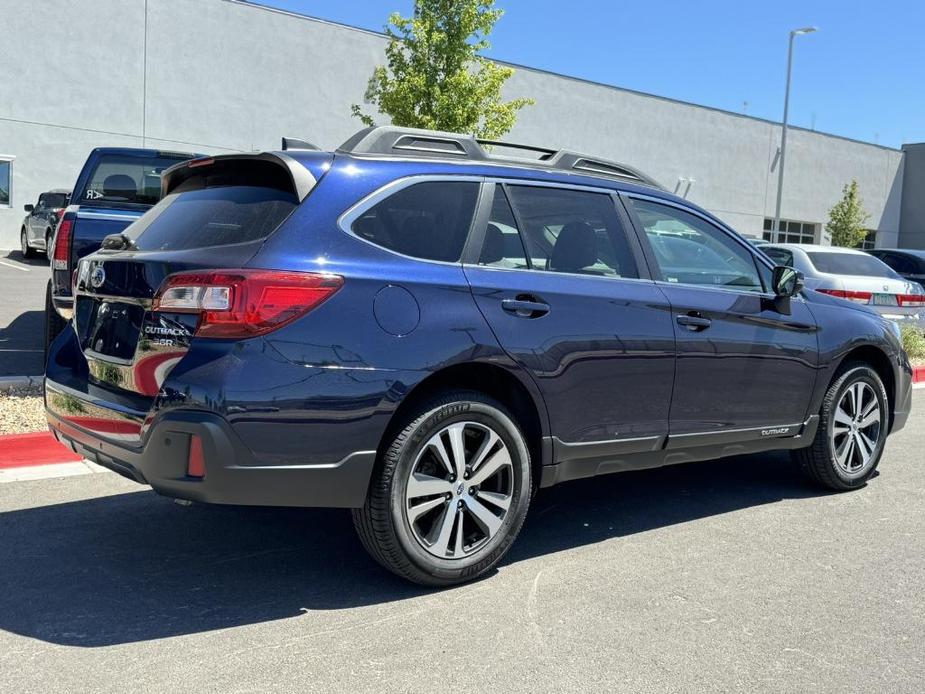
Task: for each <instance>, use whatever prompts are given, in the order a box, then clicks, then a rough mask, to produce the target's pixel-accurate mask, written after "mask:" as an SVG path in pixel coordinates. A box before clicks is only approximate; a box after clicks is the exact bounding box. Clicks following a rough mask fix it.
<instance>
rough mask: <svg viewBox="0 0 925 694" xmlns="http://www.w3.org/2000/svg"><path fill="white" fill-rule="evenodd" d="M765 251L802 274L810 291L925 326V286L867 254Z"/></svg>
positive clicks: (789, 247)
mask: <svg viewBox="0 0 925 694" xmlns="http://www.w3.org/2000/svg"><path fill="white" fill-rule="evenodd" d="M761 251H762V252H763V253H765V254H766V255H768V256H769V257H770V258H771V260H773V261H774V262H775V263H777V264H778V265H788V266H790V267H793V268H796V269H797V270H799V271H800V272H802V273H803V275H804V276H805V277H806V288H807V289H814V290H816V291H817V292H822V293H824V294H830V295H832V296H837V297H840V298H842V299H847V300H848V301H854V302H856V303H859V304H866V305H867V306H869V307H870V308H871V309H873V310H874V311H876V312H877V313H879V314H880V315H882V316H883V317H884V318H889V319H890V320H895V321H899V322H906V321H914V322H916V323H918V324H920V325H925V289H923V288H922V285H920V284H919V283H918V282H912V281H910V280H907V279H903V278H902V277H900V276H899V275H898V274H897V273H896V272H895V271H894V270H893V269H892V268H890V267H889V266H888V265H887V264H886V263H884V262H883V261H881V260H879V259H878V258H875V257H874V256H872V255H870V254H868V253H865V252H864V251H859V250H856V249H854V248H840V247H838V246H818V245H812V244H796V243H772V244H768V245H766V246H761Z"/></svg>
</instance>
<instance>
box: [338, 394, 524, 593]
mask: <svg viewBox="0 0 925 694" xmlns="http://www.w3.org/2000/svg"><path fill="white" fill-rule="evenodd" d="M405 421H406V422H407V423H406V424H404V425H403V426H402V427H401V429H399V430H397V431H395V432H394V433H393V435H392V436H391V441H389V442H388V443H387V444H386V446H385V448H384V449H383V450H382V452H381V454H380V458H379V460H378V461H377V465H376V469H375V471H374V473H373V479H372V481H371V483H370V489H369V494H368V496H367V500H366V505H365V506H364V507H363V508H361V509H355V510H354V511H353V524H354V527H355V528H356V531H357V534H358V535H359V537H360V541H361V542H362V543H363V547H364V548H365V549H366V551H367V552H369V554H370V555H371V556H372V557H373V558H374V559H375V560H376V561H378V562H379V563H380V564H381V565H382V566H384V567H385V568H387V569H388V570H389V571H392V572H393V573H396V574H398V575H399V576H402V577H403V578H406V579H408V580H410V581H413V582H415V583H419V584H422V585H426V586H436V587H443V586H450V585H455V584H459V583H463V582H466V581H471V580H473V579H475V578H477V577H479V576H481V575H483V574H485V573H486V572H488V571H490V570H491V569H492V568H493V567H494V566H496V565H497V564H498V562H499V561H501V558H502V557H503V556H504V555H505V554H506V553H507V551H508V549H509V548H510V546H511V544H512V543H513V542H514V540H515V538H516V537H517V534H518V533H519V532H520V529H521V527H522V526H523V522H524V518H525V517H526V515H527V508H528V506H529V504H530V496H531V478H530V453H529V450H528V447H527V443H526V439H525V438H524V435H523V433H522V432H521V430H520V428H519V427H518V425H517V422H516V419H515V418H514V416H513V415H512V414H511V413H510V412H509V411H508V410H507V409H506V408H505V407H504V406H503V405H502V404H501V403H499V402H497V401H495V400H493V399H492V398H489V397H488V396H486V395H484V394H482V393H479V392H475V391H462V390H460V391H452V392H447V393H444V394H441V395H440V396H438V397H436V398H434V399H431V400H429V401H428V402H424V403H422V404H421V406H420V407H418V408H416V409H415V411H414V412H412V413H411V414H410V416H409V417H407V419H406V420H405ZM454 424H457V425H462V424H464V425H465V427H467V428H464V429H462V431H463V435H467V434H466V432H470V433H471V432H472V431H473V430H474V431H484V432H488V431H489V430H490V431H491V432H493V433H494V434H495V435H497V437H498V440H499V441H500V442H501V444H503V446H505V447H506V451H507V453H508V454H509V456H510V461H511V465H510V466H506V467H505V468H504V472H503V473H498V474H499V476H500V475H502V474H503V475H504V476H505V481H504V483H505V488H506V489H507V490H508V491H507V492H505V493H506V494H508V495H509V496H508V500H509V504H510V505H509V506H508V508H507V510H506V512H503V514H502V515H501V516H498V514H497V513H495V515H496V517H499V518H500V519H501V520H500V525H499V526H498V527H497V530H495V531H494V534H493V535H490V533H489V531H488V530H484V534H485V535H486V537H485V538H484V539H483V540H481V542H482V543H483V544H479V541H472V544H471V545H469V547H470V549H465V550H464V551H463V552H462V554H461V556H460V557H459V558H456V557H455V554H456V551H453V550H450V551H452V553H453V555H454V556H453V557H450V556H448V554H447V553H444V554H443V557H445V558H441V557H440V556H436V555H435V554H434V553H433V552H434V551H435V550H434V549H433V547H436V546H437V542H434V544H433V545H432V549H427V547H426V545H425V543H424V542H422V540H421V539H419V537H417V536H416V533H417V534H418V535H420V530H419V529H415V528H417V526H415V528H413V527H412V522H411V521H410V520H409V516H408V509H409V505H410V503H411V502H410V497H409V498H408V499H406V491H407V490H408V484H409V480H410V478H411V475H412V473H413V472H415V470H419V469H420V466H421V465H422V464H426V462H427V460H426V456H427V455H430V454H431V453H430V451H432V450H433V449H432V448H431V449H429V450H428V451H427V452H425V448H426V447H427V446H428V442H429V441H431V440H432V438H433V437H434V436H435V435H436V434H438V433H441V432H445V431H448V430H447V427H449V426H450V425H454ZM469 427H471V429H470V428H469ZM487 435H488V434H487V433H486V436H487ZM486 441H488V439H487V438H484V439H482V443H483V444H484V442H486ZM501 444H498V443H497V442H496V443H495V444H494V445H495V446H499V447H500V445H501ZM472 445H473V446H475V445H476V444H472ZM469 450H471V449H467V453H466V454H465V455H463V456H462V457H463V459H464V460H470V457H469V453H468V451H469ZM491 450H494V451H498V450H499V449H498V448H492V449H491ZM433 455H434V459H436V455H435V454H433ZM451 457H452V458H453V459H454V460H452V461H448V464H449V466H450V467H452V466H453V464H454V462H455V457H456V456H455V455H454V456H451ZM492 457H493V456H492V455H488V456H486V457H485V462H488V459H489V458H492ZM479 469H481V467H476V468H474V470H472V471H471V473H470V472H467V473H466V475H465V479H467V480H469V481H468V482H464V481H462V480H458V481H457V480H456V478H455V476H454V475H452V474H448V475H447V478H448V479H447V480H446V482H447V483H449V484H450V487H451V488H452V489H456V488H457V487H458V488H460V489H461V488H462V487H464V485H467V484H470V483H472V482H473V480H476V478H477V477H478V475H477V471H478V470H479ZM466 470H469V468H468V467H467V468H466ZM470 474H471V477H470ZM508 475H509V477H507V476H508ZM430 479H434V478H430ZM494 479H495V480H497V479H498V478H494ZM442 481H443V480H441V482H442ZM486 484H487V481H486ZM409 493H410V492H409ZM470 493H472V490H471V488H470V489H469V491H467V492H463V491H450V492H449V493H448V494H447V495H446V499H448V501H446V502H442V501H441V499H442V498H443V497H444V495H443V494H441V493H436V494H435V495H434V496H433V498H432V500H433V502H436V503H438V504H440V506H439V507H437V508H435V510H434V512H433V513H435V514H436V517H435V520H434V523H436V525H435V526H434V527H437V525H441V524H445V523H446V518H448V517H449V515H450V514H454V515H455V518H457V519H458V520H456V521H452V520H450V521H449V523H450V525H449V527H450V530H449V531H448V535H447V542H446V546H447V547H448V546H449V535H454V536H456V533H459V532H461V533H462V538H463V539H462V540H460V544H459V545H458V546H459V547H462V546H463V545H462V544H461V543H462V542H466V541H467V540H468V539H469V538H471V537H472V532H471V531H472V530H473V529H474V533H475V534H476V535H477V534H478V533H479V532H480V531H482V528H481V527H480V526H479V525H478V524H474V521H475V517H474V516H473V515H471V514H472V512H471V511H469V509H470V506H469V504H470V503H471V500H470V499H469V497H467V494H470ZM487 493H488V492H485V491H484V490H480V489H478V487H476V490H475V492H474V494H472V499H474V500H476V501H479V502H480V503H483V504H484V503H487V502H483V501H482V499H484V498H485V497H484V496H481V495H483V494H487ZM454 494H458V495H461V496H456V497H455V498H454ZM488 505H489V506H490V505H491V504H490V503H489V504H488ZM481 508H482V509H484V508H485V506H484V505H483V506H482V507H481ZM453 509H458V510H453ZM497 510H498V511H501V509H500V507H499V508H497ZM466 513H469V514H470V515H468V516H466V517H467V518H469V519H470V520H469V521H466V520H465V519H464V518H463V516H464V515H465V514H466ZM444 514H446V515H444ZM425 517H426V514H425V515H422V516H420V518H425ZM416 522H421V521H420V520H418V521H416ZM464 528H465V529H466V530H464ZM467 530H468V531H470V532H469V534H468V535H467ZM457 539H459V538H458V537H457ZM467 551H471V552H472V554H471V555H468V556H467V555H466V552H467Z"/></svg>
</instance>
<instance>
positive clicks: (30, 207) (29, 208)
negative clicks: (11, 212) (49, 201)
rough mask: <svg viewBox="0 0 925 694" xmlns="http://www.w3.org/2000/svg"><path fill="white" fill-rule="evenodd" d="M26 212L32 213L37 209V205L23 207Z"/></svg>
mask: <svg viewBox="0 0 925 694" xmlns="http://www.w3.org/2000/svg"><path fill="white" fill-rule="evenodd" d="M22 208H23V209H24V210H25V211H26V212H32V210H34V209H35V205H23V207H22Z"/></svg>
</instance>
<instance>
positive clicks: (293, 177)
mask: <svg viewBox="0 0 925 694" xmlns="http://www.w3.org/2000/svg"><path fill="white" fill-rule="evenodd" d="M256 180H259V181H260V185H262V186H269V187H271V188H278V189H280V190H286V191H290V192H292V193H295V195H296V197H297V198H298V199H299V202H301V201H302V200H304V199H305V197H306V196H307V195H308V194H309V192H311V189H312V188H314V187H315V184H316V183H317V181H316V180H315V177H314V176H313V175H312V174H311V172H310V171H309V170H308V169H306V168H305V167H304V166H302V165H301V164H300V163H299V162H297V161H296V160H295V159H293V158H292V157H289V156H287V155H285V154H281V153H279V152H275V153H271V152H260V153H258V154H221V155H217V156H214V157H200V158H198V159H190V160H189V161H184V162H181V163H179V164H175V165H174V166H171V167H170V168H169V169H165V170H164V172H163V174H162V175H161V197H164V196H166V195H169V194H170V193H175V192H184V191H187V190H198V189H200V188H206V187H209V186H210V185H218V184H219V183H223V184H225V185H228V184H229V183H233V182H238V183H240V184H246V183H248V182H250V183H253V182H254V181H256Z"/></svg>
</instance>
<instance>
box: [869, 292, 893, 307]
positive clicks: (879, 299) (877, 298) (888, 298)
mask: <svg viewBox="0 0 925 694" xmlns="http://www.w3.org/2000/svg"><path fill="white" fill-rule="evenodd" d="M873 304H874V306H898V305H899V304H898V303H897V301H896V295H895V294H874V300H873Z"/></svg>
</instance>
